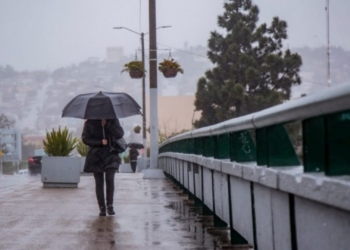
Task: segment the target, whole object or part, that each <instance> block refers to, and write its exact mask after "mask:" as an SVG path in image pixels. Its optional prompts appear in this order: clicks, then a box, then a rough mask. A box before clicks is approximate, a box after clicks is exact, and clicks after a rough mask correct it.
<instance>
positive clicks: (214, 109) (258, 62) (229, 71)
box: [194, 0, 302, 127]
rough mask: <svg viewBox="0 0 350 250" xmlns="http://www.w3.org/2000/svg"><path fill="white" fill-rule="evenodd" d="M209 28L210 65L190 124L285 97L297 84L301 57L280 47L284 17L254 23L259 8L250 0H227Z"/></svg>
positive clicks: (256, 108)
mask: <svg viewBox="0 0 350 250" xmlns="http://www.w3.org/2000/svg"><path fill="white" fill-rule="evenodd" d="M224 9H225V11H224V14H223V15H222V16H219V17H218V26H219V27H220V28H223V29H226V34H224V35H222V34H219V33H218V32H217V31H214V32H211V37H210V39H209V41H208V47H209V51H208V57H209V59H210V60H211V61H212V62H213V63H214V65H215V66H214V68H213V69H211V70H208V71H207V72H206V73H205V76H204V77H202V78H200V79H199V81H198V83H197V92H196V100H195V106H196V110H202V117H201V118H200V120H198V121H196V122H195V124H194V125H195V127H203V126H208V125H212V124H215V123H218V122H221V121H224V120H227V119H231V118H234V117H238V116H242V115H246V114H249V113H252V112H256V111H259V110H262V109H265V108H268V107H271V106H273V105H276V104H280V103H282V102H283V101H285V100H288V99H289V98H290V94H291V86H292V85H293V84H300V82H301V81H300V77H299V74H298V73H299V68H300V66H301V64H302V60H301V57H300V56H299V55H298V54H296V53H294V54H293V53H292V52H291V51H290V50H289V49H287V50H285V51H283V40H285V39H286V38H287V23H286V22H285V21H283V20H280V19H279V18H278V17H275V18H273V20H272V23H271V25H270V26H268V25H266V24H265V23H263V24H261V25H260V26H258V25H257V22H258V20H259V8H258V7H257V6H256V5H254V4H253V3H252V0H229V1H228V2H226V3H225V4H224Z"/></svg>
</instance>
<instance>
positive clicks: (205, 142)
mask: <svg viewBox="0 0 350 250" xmlns="http://www.w3.org/2000/svg"><path fill="white" fill-rule="evenodd" d="M209 140H210V138H209V137H208V136H206V137H204V138H203V147H204V152H203V156H205V157H209V156H210V153H209V151H210V150H209V144H210V143H209Z"/></svg>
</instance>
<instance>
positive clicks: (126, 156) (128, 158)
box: [123, 155, 130, 163]
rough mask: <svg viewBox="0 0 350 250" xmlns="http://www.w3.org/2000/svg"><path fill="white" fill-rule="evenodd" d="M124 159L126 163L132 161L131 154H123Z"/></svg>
mask: <svg viewBox="0 0 350 250" xmlns="http://www.w3.org/2000/svg"><path fill="white" fill-rule="evenodd" d="M123 161H124V163H130V157H129V155H124V156H123Z"/></svg>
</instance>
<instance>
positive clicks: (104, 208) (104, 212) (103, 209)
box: [100, 206, 106, 216]
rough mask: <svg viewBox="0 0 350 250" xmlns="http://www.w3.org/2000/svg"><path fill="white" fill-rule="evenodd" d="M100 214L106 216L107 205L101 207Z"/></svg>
mask: <svg viewBox="0 0 350 250" xmlns="http://www.w3.org/2000/svg"><path fill="white" fill-rule="evenodd" d="M100 216H106V207H105V206H102V207H100Z"/></svg>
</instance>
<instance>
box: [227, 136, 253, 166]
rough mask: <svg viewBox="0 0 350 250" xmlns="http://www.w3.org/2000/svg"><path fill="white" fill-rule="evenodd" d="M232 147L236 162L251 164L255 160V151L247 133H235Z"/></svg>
mask: <svg viewBox="0 0 350 250" xmlns="http://www.w3.org/2000/svg"><path fill="white" fill-rule="evenodd" d="M233 146H234V151H235V154H236V161H237V162H252V161H255V160H256V149H255V145H254V141H253V139H252V137H251V136H250V133H249V131H241V132H237V133H235V136H234V141H233Z"/></svg>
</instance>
